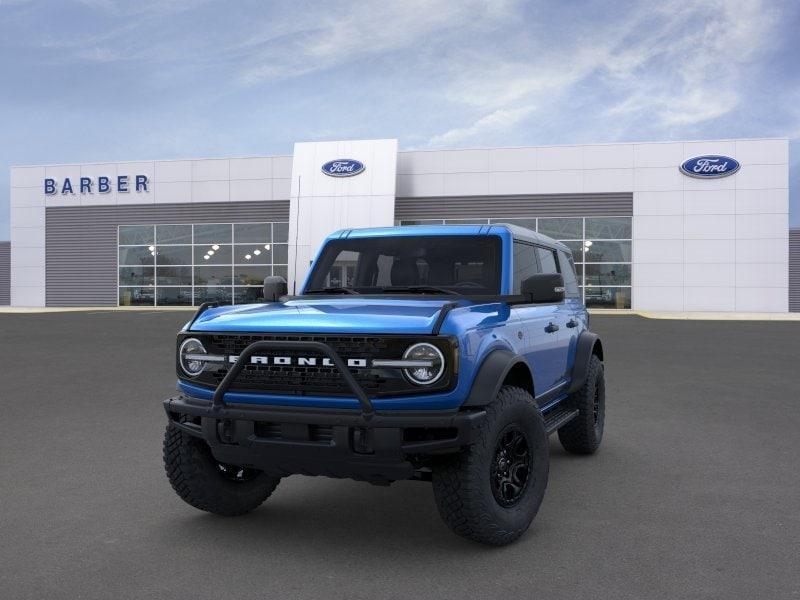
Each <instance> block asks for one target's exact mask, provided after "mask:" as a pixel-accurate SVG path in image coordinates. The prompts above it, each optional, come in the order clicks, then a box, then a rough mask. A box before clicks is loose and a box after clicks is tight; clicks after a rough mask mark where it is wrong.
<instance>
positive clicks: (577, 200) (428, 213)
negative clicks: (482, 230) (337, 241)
mask: <svg viewBox="0 0 800 600" xmlns="http://www.w3.org/2000/svg"><path fill="white" fill-rule="evenodd" d="M394 211H395V219H396V220H414V219H469V218H473V217H475V218H493V219H503V218H508V219H513V218H525V217H599V216H609V217H610V216H630V215H633V194H630V193H627V194H544V195H532V196H466V197H458V198H455V197H452V198H449V197H445V198H441V197H437V198H398V199H397V200H396V201H395V209H394Z"/></svg>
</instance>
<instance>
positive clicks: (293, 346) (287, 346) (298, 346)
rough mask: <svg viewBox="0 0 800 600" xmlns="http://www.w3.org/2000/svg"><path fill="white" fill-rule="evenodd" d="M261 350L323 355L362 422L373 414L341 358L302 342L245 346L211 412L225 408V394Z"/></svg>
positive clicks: (221, 384) (217, 392)
mask: <svg viewBox="0 0 800 600" xmlns="http://www.w3.org/2000/svg"><path fill="white" fill-rule="evenodd" d="M262 350H313V351H315V352H319V353H320V354H323V355H324V356H326V357H327V358H329V359H330V360H331V362H332V363H333V365H334V366H335V367H336V369H337V370H338V371H339V373H340V374H341V376H342V377H343V378H344V380H345V382H346V383H347V385H348V387H349V388H350V389H351V390H352V392H353V394H354V395H355V397H356V399H357V400H358V403H359V404H360V405H361V415H362V416H363V417H364V420H365V421H369V420H370V419H371V418H372V417H373V415H374V414H375V409H374V408H373V406H372V402H370V399H369V397H368V396H367V393H366V392H365V391H364V388H362V387H361V385H360V384H359V383H358V381H356V378H355V377H353V374H352V373H351V372H350V369H348V368H347V365H346V364H345V362H344V360H342V357H341V356H339V354H338V353H337V352H336V350H334V349H333V348H331V347H330V346H329V345H328V344H326V343H324V342H312V341H306V342H304V341H291V340H286V341H278V340H262V341H258V342H253V343H252V344H250V345H249V346H247V348H245V349H244V351H243V352H242V353H241V354H240V355H239V358H237V359H236V362H235V363H234V364H233V366H232V367H231V368H230V369H229V370H228V372H227V373H226V374H225V377H224V378H223V379H222V381H220V382H219V385H218V386H217V389H216V390H215V391H214V398H213V400H212V402H211V409H212V410H214V411H219V410H221V409H223V408H224V407H225V394H226V393H227V392H228V390H229V389H230V388H231V386H232V385H233V383H234V382H235V381H236V378H237V377H238V376H239V374H240V373H241V372H242V369H244V368H245V367H246V366H247V365H248V364H249V362H250V359H251V358H252V356H253V355H254V354H256V353H257V352H261V351H262Z"/></svg>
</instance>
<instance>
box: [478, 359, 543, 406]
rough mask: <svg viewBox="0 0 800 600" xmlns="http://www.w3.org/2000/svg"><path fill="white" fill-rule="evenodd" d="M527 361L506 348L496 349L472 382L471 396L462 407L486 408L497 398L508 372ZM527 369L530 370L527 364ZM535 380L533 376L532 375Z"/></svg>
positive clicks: (485, 360) (484, 361)
mask: <svg viewBox="0 0 800 600" xmlns="http://www.w3.org/2000/svg"><path fill="white" fill-rule="evenodd" d="M520 362H522V363H525V359H524V358H522V356H520V355H519V354H514V353H513V352H511V351H510V350H506V349H504V348H496V349H494V350H492V351H491V352H489V354H488V355H487V356H486V358H485V359H484V360H483V363H481V366H480V368H479V369H478V374H477V375H475V379H474V380H473V382H472V388H471V389H470V392H469V396H467V400H466V402H464V404H462V406H486V405H487V404H489V403H490V402H491V401H492V400H494V399H495V398H496V397H497V393H498V392H499V391H500V387H501V386H502V385H503V382H504V381H505V379H506V375H508V372H509V371H511V369H512V368H514V366H515V365H517V364H519V363H520ZM525 368H526V369H527V368H528V365H527V363H525ZM531 379H533V375H531Z"/></svg>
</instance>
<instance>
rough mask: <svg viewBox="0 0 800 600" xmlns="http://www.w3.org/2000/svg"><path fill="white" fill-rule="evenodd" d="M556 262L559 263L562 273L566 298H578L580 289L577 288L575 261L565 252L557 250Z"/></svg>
mask: <svg viewBox="0 0 800 600" xmlns="http://www.w3.org/2000/svg"><path fill="white" fill-rule="evenodd" d="M558 262H559V263H560V264H561V273H562V275H564V291H565V292H566V294H565V295H566V297H567V298H578V297H579V296H580V289H579V288H578V278H577V277H576V276H575V263H574V262H573V261H572V257H571V256H568V255H567V253H566V252H563V251H561V250H559V251H558Z"/></svg>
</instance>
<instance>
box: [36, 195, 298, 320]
mask: <svg viewBox="0 0 800 600" xmlns="http://www.w3.org/2000/svg"><path fill="white" fill-rule="evenodd" d="M45 219H46V234H45V237H46V244H47V250H46V260H47V291H46V302H47V306H117V226H119V225H150V224H166V223H174V224H179V223H246V222H254V221H288V220H289V202H288V200H280V201H272V202H236V203H234V202H208V203H194V204H156V205H153V204H147V205H141V204H139V205H135V204H134V205H117V206H56V207H48V208H47V209H46V215H45Z"/></svg>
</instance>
